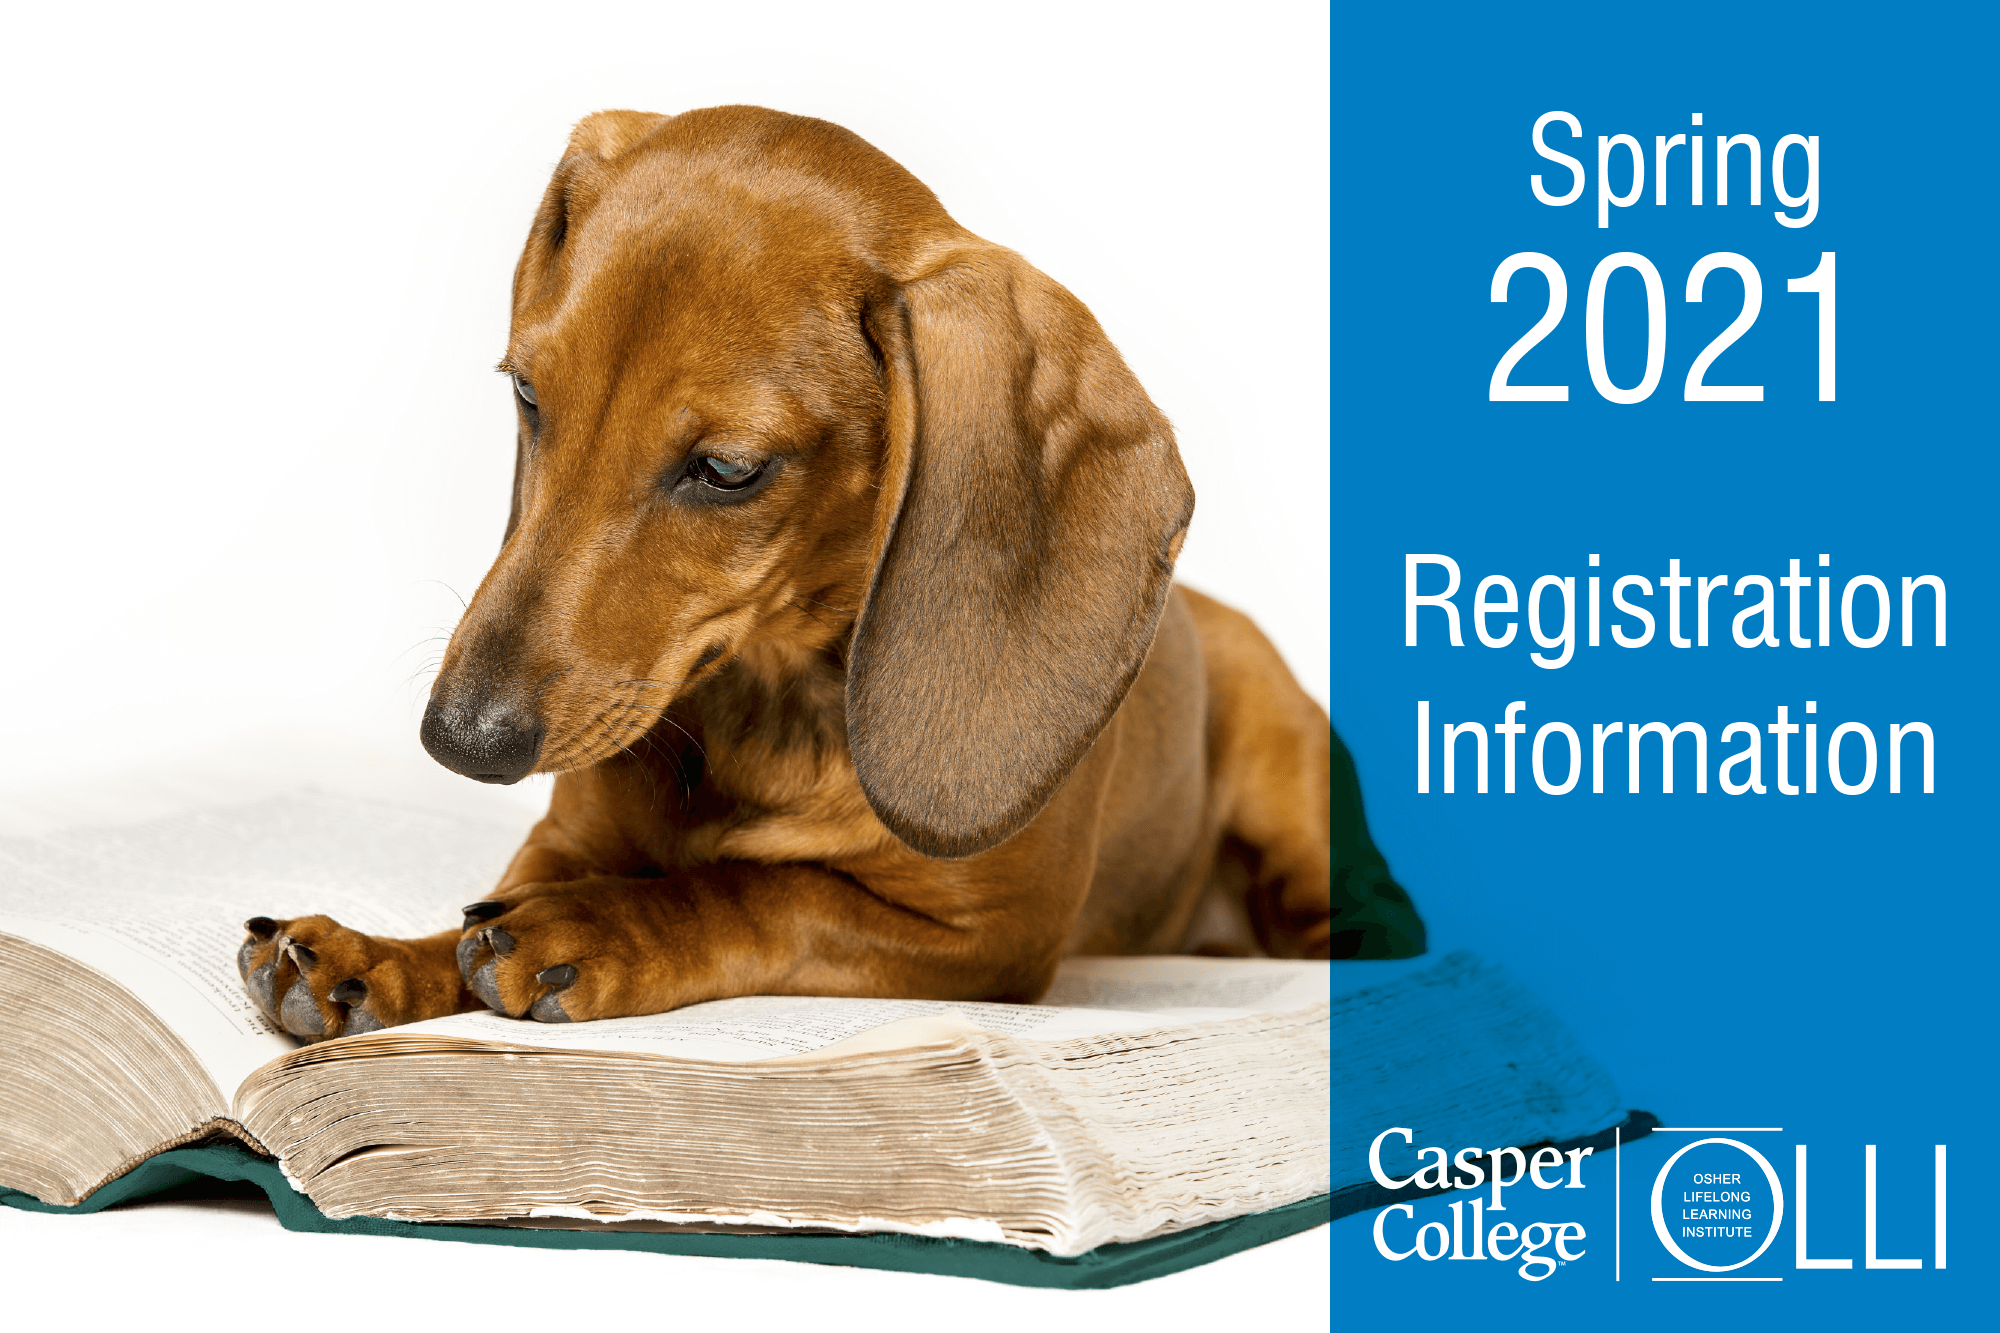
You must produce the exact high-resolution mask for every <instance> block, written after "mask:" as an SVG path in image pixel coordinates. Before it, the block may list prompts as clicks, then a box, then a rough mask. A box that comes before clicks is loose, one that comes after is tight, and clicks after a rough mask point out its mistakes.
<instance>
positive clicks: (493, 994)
mask: <svg viewBox="0 0 2000 1333" xmlns="http://www.w3.org/2000/svg"><path fill="white" fill-rule="evenodd" d="M493 968H494V962H493V960H492V959H491V958H489V959H487V960H486V963H485V966H483V967H481V968H480V969H479V970H478V971H477V972H474V973H473V974H472V976H471V977H470V978H469V979H468V980H467V981H466V983H465V984H466V987H467V989H469V990H470V991H471V992H472V993H473V994H474V995H477V996H478V997H479V999H480V1002H481V1003H483V1004H484V1005H485V1006H486V1007H487V1008H488V1009H491V1010H493V1011H494V1012H495V1013H499V1014H504V1013H506V1012H507V1006H506V1005H504V1004H502V1003H501V1002H500V983H499V981H498V980H497V979H496V978H495V977H494V975H493Z"/></svg>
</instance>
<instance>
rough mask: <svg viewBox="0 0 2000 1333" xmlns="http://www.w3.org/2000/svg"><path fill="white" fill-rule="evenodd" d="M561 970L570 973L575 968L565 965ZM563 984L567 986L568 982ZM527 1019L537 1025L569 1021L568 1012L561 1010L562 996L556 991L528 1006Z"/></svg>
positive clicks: (556, 969)
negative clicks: (564, 969) (563, 969)
mask: <svg viewBox="0 0 2000 1333" xmlns="http://www.w3.org/2000/svg"><path fill="white" fill-rule="evenodd" d="M563 968H567V969H568V970H569V971H571V972H575V971H576V969H575V968H573V967H570V966H569V964H567V963H565V964H563ZM548 970H549V971H550V972H555V971H560V970H562V969H559V968H553V967H552V968H550V969H548ZM544 975H546V974H544ZM571 980H572V981H573V980H575V978H574V977H572V978H571ZM563 984H565V985H567V984H568V982H565V983H563ZM528 1017H530V1018H532V1019H534V1020H535V1021H536V1022H537V1023H567V1022H569V1021H570V1017H569V1011H568V1010H566V1009H564V1008H563V1003H562V995H561V994H560V993H559V992H556V991H550V992H549V993H548V994H547V995H544V996H543V997H542V998H541V999H539V1000H536V1001H535V1002H534V1004H532V1005H530V1006H529V1008H528Z"/></svg>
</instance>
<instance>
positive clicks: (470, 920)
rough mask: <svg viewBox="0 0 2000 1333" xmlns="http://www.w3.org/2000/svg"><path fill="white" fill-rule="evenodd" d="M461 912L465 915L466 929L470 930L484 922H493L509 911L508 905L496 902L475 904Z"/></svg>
mask: <svg viewBox="0 0 2000 1333" xmlns="http://www.w3.org/2000/svg"><path fill="white" fill-rule="evenodd" d="M459 910H460V911H462V912H464V913H465V927H466V928H470V927H472V926H476V925H478V924H479V923H480V922H482V921H491V920H492V919H493V918H494V917H496V916H499V915H500V914H501V913H502V912H504V911H506V910H507V904H505V903H495V902H484V903H473V904H472V905H471V906H470V907H462V908H460V909H459Z"/></svg>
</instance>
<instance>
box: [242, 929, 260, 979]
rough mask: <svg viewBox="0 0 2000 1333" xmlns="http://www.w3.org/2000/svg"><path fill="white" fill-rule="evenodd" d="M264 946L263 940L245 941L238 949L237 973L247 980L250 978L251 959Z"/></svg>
mask: <svg viewBox="0 0 2000 1333" xmlns="http://www.w3.org/2000/svg"><path fill="white" fill-rule="evenodd" d="M263 947H264V945H263V941H261V940H256V939H248V940H245V941H243V947H242V948H240V949H238V950H237V951H236V975H238V976H240V977H242V978H243V980H245V981H246V982H247V981H248V980H250V959H251V957H252V956H253V955H254V954H255V953H256V952H257V950H259V949H261V948H263Z"/></svg>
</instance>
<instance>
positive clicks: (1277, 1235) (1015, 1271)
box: [0, 1111, 1659, 1289]
mask: <svg viewBox="0 0 2000 1333" xmlns="http://www.w3.org/2000/svg"><path fill="white" fill-rule="evenodd" d="M1658 1123H1659V1121H1658V1120H1657V1119H1656V1118H1655V1117H1653V1116H1652V1115H1650V1114H1649V1113H1647V1112H1645V1111H1633V1112H1630V1113H1628V1114H1627V1115H1626V1117H1625V1118H1624V1119H1623V1120H1622V1121H1621V1122H1620V1123H1619V1124H1618V1125H1616V1126H1613V1127H1610V1128H1607V1129H1604V1130H1601V1131H1600V1132H1598V1133H1596V1134H1592V1135H1589V1136H1588V1137H1585V1138H1579V1139H1573V1140H1566V1141H1564V1142H1561V1143H1556V1144H1553V1145H1546V1146H1553V1147H1555V1148H1556V1149H1557V1150H1558V1151H1564V1152H1566V1151H1568V1150H1569V1149H1572V1148H1593V1149H1596V1150H1598V1151H1600V1152H1609V1151H1612V1150H1613V1149H1614V1147H1616V1146H1617V1145H1618V1144H1619V1143H1620V1142H1621V1141H1622V1142H1623V1143H1630V1142H1632V1140H1634V1139H1637V1138H1642V1137H1644V1136H1645V1135H1646V1134H1648V1133H1650V1132H1651V1131H1652V1129H1653V1128H1654V1126H1656V1125H1657V1124H1658ZM1520 1146H1521V1147H1522V1148H1523V1149H1524V1150H1528V1151H1532V1150H1533V1149H1534V1148H1536V1147H1539V1146H1545V1145H1539V1144H1522V1145H1520ZM228 1182H239V1186H238V1188H237V1189H236V1190H235V1191H233V1193H234V1194H235V1195H237V1196H239V1197H241V1196H244V1195H246V1194H247V1190H246V1189H245V1188H244V1187H251V1188H254V1189H256V1190H258V1191H260V1192H261V1193H262V1194H263V1195H264V1196H265V1197H266V1198H268V1199H269V1200H270V1203H271V1207H272V1209H273V1210H274V1211H275V1212H276V1213H277V1215H278V1221H279V1222H280V1224H282V1225H283V1226H284V1227H285V1229H286V1230H288V1231H309V1232H310V1231H317V1232H335V1233H341V1234H346V1235H363V1236H402V1237H407V1238H415V1239H422V1240H449V1241H459V1242H464V1243H470V1244H477V1245H525V1246H531V1247H534V1248H537V1249H558V1250H635V1251H640V1252H643V1253H651V1254H686V1255H702V1256H707V1257H709V1258H733V1259H780V1260H786V1261H789V1262H793V1263H811V1264H833V1265H838V1266H844V1267H849V1268H875V1269H883V1270H887V1271H891V1272H905V1273H937V1274H943V1275H946V1276H951V1277H966V1278H975V1279H978V1280H980V1281H985V1282H1000V1283H1005V1284H1008V1285H1012V1286H1021V1287H1057V1288H1069V1289H1089V1288H1104V1287H1121V1286H1127V1285H1129V1284H1131V1283H1134V1282H1144V1281H1146V1280H1147V1279H1149V1278H1156V1277H1164V1276H1166V1275H1167V1274H1169V1273H1176V1272H1179V1271H1181V1270H1182V1269H1186V1268H1195V1267H1198V1266H1200V1265H1202V1264H1207V1263H1213V1262H1214V1261H1215V1260H1217V1259H1222V1258H1226V1257H1227V1256H1229V1255H1232V1254H1237V1253H1240V1252H1241V1251H1243V1250H1248V1249H1252V1248H1255V1247H1256V1246H1259V1245H1265V1244H1269V1243H1270V1242H1272V1241H1275V1240H1282V1239H1283V1238H1285V1237H1286V1236H1291V1235H1296V1234H1298V1233H1299V1232H1302V1231H1309V1230H1311V1229H1312V1228H1314V1227H1317V1226H1321V1225H1323V1224H1325V1223H1327V1222H1331V1221H1333V1220H1334V1219H1335V1218H1340V1217H1346V1216H1349V1215H1351V1214H1353V1213H1358V1212H1362V1211H1364V1210H1366V1209H1369V1208H1376V1207H1380V1206H1381V1205H1383V1204H1385V1203H1391V1202H1398V1201H1405V1202H1406V1201H1407V1200H1409V1199H1411V1198H1415V1197H1419V1196H1423V1195H1429V1194H1437V1193H1442V1192H1444V1191H1441V1190H1435V1189H1419V1188H1417V1187H1415V1186H1414V1185H1413V1186H1411V1187H1408V1188H1406V1189H1404V1190H1400V1191H1397V1192H1396V1193H1395V1194H1394V1195H1393V1196H1392V1195H1390V1193H1389V1192H1388V1191H1386V1190H1384V1189H1383V1188H1382V1187H1381V1186H1380V1185H1377V1184H1375V1183H1374V1182H1373V1181H1370V1182H1368V1183H1366V1184H1362V1185H1350V1186H1347V1187H1345V1188H1342V1189H1338V1190H1334V1191H1333V1192H1331V1193H1329V1194H1321V1195H1318V1196H1317V1197H1315V1198H1311V1199H1303V1200H1300V1201H1299V1202H1297V1203H1292V1204H1287V1205H1285V1206H1283V1207H1281V1208H1274V1209H1271V1210H1269V1211H1267V1212H1262V1213H1251V1214H1247V1215H1245V1216H1242V1217H1233V1218H1230V1219H1228V1220H1226V1221H1222V1222H1211V1223H1208V1224H1207V1225H1204V1226H1198V1227H1192V1228H1189V1229H1188V1230H1186V1231H1176V1232H1171V1233H1169V1234H1167V1235H1163V1236H1155V1237H1153V1238H1151V1239H1149V1240H1140V1241H1130V1242H1125V1243H1122V1244H1112V1245H1101V1246H1099V1247H1097V1248H1096V1249H1094V1250H1088V1251H1086V1252H1084V1253H1083V1254H1078V1255H1069V1256H1061V1255H1053V1254H1049V1253H1047V1252H1045V1251H1041V1250H1032V1249H1026V1248H1023V1247H1020V1246H1015V1245H1005V1244H998V1243H994V1242H989V1241H973V1240H955V1239H940V1238H935V1237H929V1236H912V1235H907V1234H903V1233H899V1232H875V1233H870V1234H865V1235H851V1234H844V1233H832V1234H828V1233H813V1234H745V1233H741V1232H735V1233H729V1232H716V1231H693V1230H689V1231H666V1230H649V1231H627V1230H614V1229H611V1228H606V1227H597V1228H590V1229H577V1230H570V1229H546V1228H531V1227H509V1226H467V1225H461V1224H456V1223H437V1222H391V1221H387V1220H384V1219H381V1218H373V1217H352V1218H344V1219H341V1220H338V1221H336V1220H334V1219H332V1218H329V1217H327V1216H326V1215H325V1214H323V1213H321V1212H320V1211H319V1209H317V1208H315V1207H314V1206H313V1204H312V1201H311V1200H310V1199H308V1198H307V1197H306V1196H305V1195H303V1194H301V1193H299V1192H298V1191H297V1190H295V1189H293V1188H292V1186H291V1184H290V1182H288V1181H287V1180H286V1179H285V1178H284V1175H283V1174H282V1173H281V1172H280V1171H279V1169H278V1165H277V1163H276V1162H274V1161H273V1160H271V1159H270V1158H268V1157H263V1156H260V1155H258V1154H256V1153H253V1152H252V1151H250V1150H249V1149H248V1148H247V1147H244V1146H243V1145H242V1144H239V1143H234V1142H221V1143H207V1144H203V1145H200V1146H194V1147H181V1148H173V1149H170V1150H168V1151H166V1152H162V1153H159V1154H157V1155H156V1156H153V1157H151V1158H149V1159H147V1160H146V1161H144V1162H141V1163H140V1164H139V1165H138V1166H137V1167H135V1168H134V1169H133V1170H131V1171H129V1172H127V1173H126V1174H124V1175H122V1176H120V1177H119V1178H118V1179H116V1180H113V1181H111V1182H110V1183H108V1184H106V1185H103V1186H101V1187H100V1188H98V1189H97V1190H95V1191H93V1192H92V1193H91V1194H90V1195H89V1197H87V1198H86V1199H84V1200H83V1201H82V1202H80V1203H77V1204H72V1205H67V1206H65V1205H60V1204H49V1203H43V1202H42V1201H41V1200H40V1199H37V1198H35V1197H34V1196H33V1195H30V1194H24V1193H22V1192H20V1191H18V1190H10V1189H6V1188H4V1187H0V1204H5V1205H7V1206H10V1207H14V1208H20V1209H24V1210H26V1211H29V1212H38V1213H94V1212H99V1211H101V1210H103V1209H105V1208H110V1207H115V1206H117V1205H120V1204H127V1203H136V1202H139V1201H142V1200H146V1199H162V1198H182V1199H191V1198H212V1197H216V1196H218V1195H227V1194H230V1193H232V1191H231V1190H230V1189H229V1188H228Z"/></svg>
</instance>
